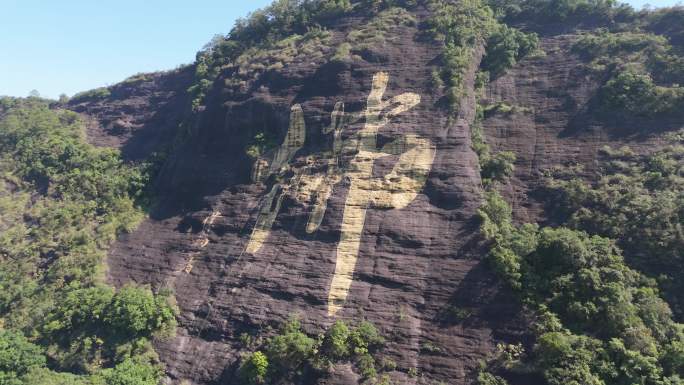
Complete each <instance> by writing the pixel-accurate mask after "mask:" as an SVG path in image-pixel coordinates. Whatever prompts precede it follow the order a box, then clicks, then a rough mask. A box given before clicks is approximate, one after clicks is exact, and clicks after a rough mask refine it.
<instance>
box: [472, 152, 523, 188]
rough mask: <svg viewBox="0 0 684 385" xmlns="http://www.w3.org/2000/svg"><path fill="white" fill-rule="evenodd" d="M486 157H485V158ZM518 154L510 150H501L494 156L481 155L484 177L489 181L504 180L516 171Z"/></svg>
mask: <svg viewBox="0 0 684 385" xmlns="http://www.w3.org/2000/svg"><path fill="white" fill-rule="evenodd" d="M483 158H484V159H483ZM515 159H516V156H515V154H514V153H512V152H510V151H503V152H499V153H497V154H496V155H494V156H493V157H488V156H485V157H480V165H481V166H480V168H481V171H480V172H481V174H482V179H483V180H485V182H487V181H497V182H504V181H506V180H507V179H508V178H510V177H511V176H513V171H515V166H514V163H515Z"/></svg>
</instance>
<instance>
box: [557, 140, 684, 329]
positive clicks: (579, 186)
mask: <svg viewBox="0 0 684 385" xmlns="http://www.w3.org/2000/svg"><path fill="white" fill-rule="evenodd" d="M602 155H603V156H602V158H601V168H600V169H599V174H598V175H597V178H596V182H595V183H588V182H585V181H582V180H581V179H578V178H576V177H573V176H570V177H565V178H562V177H561V176H557V177H555V178H552V179H549V180H548V181H547V188H548V193H549V194H548V195H547V196H548V198H549V204H550V208H551V210H553V212H555V213H556V214H557V215H560V216H562V217H563V218H564V220H565V222H566V223H567V225H568V226H571V227H573V228H577V229H583V230H586V231H588V232H591V233H594V234H600V235H602V236H606V237H610V238H614V239H616V240H617V241H618V244H619V245H620V246H621V247H622V249H623V250H625V252H626V256H627V260H628V262H629V263H630V265H632V266H634V267H636V268H638V269H639V270H641V271H644V272H646V273H647V274H648V275H650V276H652V277H658V278H659V279H660V280H661V284H662V285H663V287H664V288H665V297H666V298H667V299H668V301H669V302H670V304H671V305H672V306H673V307H674V309H675V310H676V312H677V313H678V315H679V317H681V314H682V306H683V305H684V296H682V288H681V285H680V284H679V283H678V281H679V280H678V279H677V277H679V276H680V275H681V274H682V273H684V263H682V261H683V260H684V256H683V255H682V250H684V236H683V235H682V232H681V228H682V223H684V211H682V207H684V193H683V191H684V175H682V172H681V170H682V167H684V148H683V147H682V146H681V145H680V144H677V143H673V145H672V146H670V147H665V148H663V149H662V150H660V151H656V152H654V153H653V154H649V155H644V156H636V155H634V154H633V153H632V152H631V151H629V149H622V150H620V151H615V150H611V149H609V148H606V149H604V150H603V151H602Z"/></svg>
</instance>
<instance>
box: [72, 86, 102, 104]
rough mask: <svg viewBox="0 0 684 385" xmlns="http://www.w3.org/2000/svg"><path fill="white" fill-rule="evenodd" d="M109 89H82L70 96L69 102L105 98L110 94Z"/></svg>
mask: <svg viewBox="0 0 684 385" xmlns="http://www.w3.org/2000/svg"><path fill="white" fill-rule="evenodd" d="M111 94H112V93H111V91H109V88H107V87H100V88H95V89H92V90H90V91H83V92H79V93H77V94H75V95H74V96H72V97H71V100H70V102H71V103H80V102H84V101H86V100H88V99H105V98H107V97H109V96H110V95H111Z"/></svg>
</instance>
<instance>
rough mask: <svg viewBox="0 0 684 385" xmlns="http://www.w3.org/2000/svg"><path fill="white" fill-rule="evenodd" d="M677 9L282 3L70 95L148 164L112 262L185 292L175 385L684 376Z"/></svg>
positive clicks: (172, 368) (171, 346)
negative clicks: (141, 214)
mask: <svg viewBox="0 0 684 385" xmlns="http://www.w3.org/2000/svg"><path fill="white" fill-rule="evenodd" d="M682 15H683V13H682V11H681V9H680V8H673V9H669V10H663V11H654V12H650V13H649V12H644V13H636V12H634V11H632V10H630V9H629V8H628V7H623V6H619V5H616V4H614V3H612V2H602V1H569V2H555V1H542V0H526V1H501V2H491V3H490V4H489V5H487V4H484V3H482V2H480V1H476V0H464V1H458V2H457V1H447V0H443V1H442V0H429V1H418V2H416V1H398V2H388V1H352V2H349V1H332V0H329V1H278V2H276V3H274V5H273V6H271V7H269V8H267V9H266V10H264V11H260V12H257V13H255V14H254V15H252V16H251V17H250V18H249V19H248V20H245V21H242V22H240V23H238V25H237V26H236V27H235V28H234V29H233V31H232V32H231V34H230V35H229V36H228V37H226V38H225V39H217V40H215V41H213V42H212V43H211V44H209V45H208V46H207V47H206V48H205V49H204V50H203V51H201V52H200V53H198V57H197V61H196V63H194V64H193V65H192V66H188V67H185V68H181V69H178V70H176V71H171V72H169V73H164V74H149V75H141V76H140V77H139V78H138V77H135V78H133V79H130V80H129V81H127V82H124V83H122V84H120V85H116V86H113V87H110V88H109V89H106V90H96V91H94V92H91V93H88V94H85V95H80V96H79V97H75V98H73V99H72V100H71V101H70V102H68V103H67V104H65V105H60V106H57V107H61V108H66V109H70V110H73V111H75V112H78V113H79V114H80V115H81V116H83V117H84V118H85V120H86V122H87V123H88V125H87V134H88V139H89V141H90V142H91V143H93V144H95V145H98V146H105V147H117V148H120V149H121V151H122V156H123V158H124V159H126V160H128V161H141V160H143V159H147V161H148V162H149V163H152V164H153V165H154V167H152V168H151V170H152V171H151V172H152V174H154V175H155V177H154V183H153V184H152V186H151V188H152V190H153V191H154V204H153V205H152V208H151V209H150V210H149V217H148V218H147V219H145V220H144V221H143V222H142V223H141V224H140V225H139V226H138V227H137V228H136V229H135V230H133V231H130V232H124V233H122V234H121V235H120V236H119V237H118V239H117V240H116V241H115V242H114V243H113V244H112V245H111V247H110V248H109V251H108V258H107V266H108V269H107V272H106V274H107V280H108V281H109V282H110V283H112V284H114V285H115V286H117V287H123V286H125V285H128V284H130V283H134V284H137V285H150V286H151V288H152V289H153V291H154V292H162V293H164V292H168V291H170V292H172V293H174V295H175V298H176V301H177V304H178V308H179V313H178V317H177V322H178V326H177V330H176V335H175V336H174V337H172V338H168V339H158V340H156V341H155V347H156V350H157V352H158V353H159V355H160V359H161V361H162V362H163V363H164V364H165V379H164V381H165V383H168V384H184V385H187V384H242V383H262V382H268V383H302V384H304V383H320V384H355V383H362V382H367V383H375V382H377V383H389V382H391V383H394V384H413V383H420V384H423V383H425V384H433V383H434V384H437V383H449V384H466V383H480V384H502V383H505V381H508V382H509V383H511V384H547V383H548V384H555V383H566V382H571V381H576V382H575V383H596V384H602V383H633V382H634V381H642V382H641V383H645V384H670V383H679V382H677V381H681V380H679V377H681V376H684V373H683V372H682V371H683V370H684V359H682V357H684V354H682V352H683V351H684V349H683V348H682V347H683V346H684V344H682V341H683V340H684V339H683V338H684V337H682V336H683V334H682V327H681V325H680V324H677V323H676V322H675V321H676V320H681V314H682V313H681V310H680V302H681V299H680V298H681V292H682V291H681V290H680V286H679V285H678V283H677V282H678V278H679V277H680V274H681V273H682V272H684V269H681V267H682V266H683V265H682V263H681V248H680V246H681V245H682V244H683V243H682V240H683V239H684V236H682V234H683V233H682V231H681V229H682V226H683V224H682V218H684V213H682V212H681V209H679V208H678V207H681V205H679V206H678V203H677V202H680V203H681V202H684V201H682V200H681V199H682V197H681V195H682V189H681V187H682V186H684V184H682V181H681V178H682V176H681V170H682V159H683V158H684V157H683V156H682V153H683V152H682V150H681V142H682V141H681V134H679V136H677V133H678V132H681V131H679V130H681V129H682V128H683V127H682V124H683V123H682V122H684V120H683V116H682V113H681V111H682V107H683V106H684V92H682V88H681V87H679V84H680V83H679V82H680V81H681V80H684V65H683V64H682V63H684V59H682V55H681V54H682V46H681V44H682V40H681V37H682V36H684V35H682V30H681V28H682V24H684V23H681V22H680V21H682V20H683V18H682ZM0 113H2V112H0ZM605 146H608V148H606V147H605ZM623 146H629V148H630V150H627V149H622V150H620V151H621V152H620V151H616V149H618V148H620V147H623ZM656 174H657V175H656ZM620 178H622V179H620ZM615 180H618V182H615ZM611 181H613V182H611ZM573 183H575V184H573ZM620 183H623V184H625V183H627V184H628V186H623V185H620ZM656 183H657V184H656ZM611 186H617V187H615V188H614V189H611ZM629 186H632V187H633V188H632V189H631V190H630V189H629V188H624V187H629ZM637 186H639V187H638V188H637ZM661 190H662V191H665V193H663V194H662V195H658V194H659V193H658V191H661ZM499 194H500V195H499ZM609 194H612V195H609ZM499 196H503V197H504V198H505V200H500V199H499V198H498V197H499ZM507 202H508V203H507ZM612 202H619V203H620V204H625V205H628V206H629V207H628V210H622V211H621V207H620V205H618V204H611V203H612ZM641 202H649V203H648V205H646V203H644V204H641ZM497 205H498V206H497ZM508 206H510V207H511V208H512V210H511V213H512V217H511V214H510V213H509V214H506V212H507V210H509V208H508ZM644 207H645V208H644ZM658 208H659V209H660V211H658V210H657V209H658ZM507 215H508V217H507ZM509 217H511V218H509ZM592 218H594V219H595V220H594V221H593V222H592V221H591V219H592ZM606 218H608V219H606ZM611 218H618V219H620V220H616V221H613V222H611V221H609V219H611ZM654 218H655V219H654ZM658 218H662V220H661V221H657V220H656V219H658ZM523 223H533V224H537V223H538V224H540V225H541V228H538V227H535V226H536V225H529V226H527V225H522V224H523ZM640 223H644V224H647V227H648V231H644V232H643V233H642V232H638V231H635V229H638V228H639V224H640ZM565 227H568V228H567V229H566V228H565ZM583 231H586V232H588V233H589V235H599V236H602V237H610V238H612V239H614V240H615V242H616V244H617V245H618V246H620V247H622V248H623V249H624V250H623V251H620V250H619V249H618V248H614V247H613V246H612V245H613V241H611V240H608V239H607V238H599V237H593V238H592V237H589V235H587V234H586V233H584V232H583ZM646 238H649V239H651V240H652V242H650V243H649V242H647V239H646ZM525 242H527V243H525ZM563 242H566V243H565V244H563ZM523 244H524V245H523ZM558 244H560V246H559V247H561V246H563V247H565V246H567V247H566V248H565V249H563V251H562V252H557V253H556V251H555V250H556V249H554V248H553V247H554V245H558ZM549 245H551V246H549ZM554 253H556V254H554ZM623 254H624V259H623V257H622V255H623ZM502 255H503V257H502ZM564 258H565V259H564ZM572 258H575V260H573V262H569V263H570V264H571V265H572V267H571V268H568V269H569V270H563V268H565V265H564V263H565V262H564V261H566V259H572ZM587 261H589V262H587ZM596 261H598V262H596ZM654 261H657V263H655V262H654ZM540 266H542V267H541V268H540ZM544 266H547V267H548V268H547V270H544V268H543V267H544ZM559 271H560V272H559ZM554 274H558V275H557V276H556V275H554ZM582 274H585V275H582ZM616 275H619V276H620V277H622V279H615V277H616ZM587 277H590V278H591V279H589V278H587ZM547 281H548V282H547ZM588 281H589V282H591V285H590V284H587V283H586V282H588ZM568 282H570V283H569V284H568ZM584 284H586V285H587V286H586V287H585V286H583V285H584ZM616 288H617V289H616ZM611 290H612V291H611ZM607 293H608V294H607ZM663 298H664V299H665V300H667V303H666V302H665V301H664V300H663ZM564 301H565V302H564ZM668 304H669V306H668ZM670 307H671V308H672V309H674V311H675V312H674V314H673V313H672V312H671V311H670ZM623 315H625V316H624V317H622V316H623ZM583 317H584V318H583ZM623 318H624V319H623ZM340 320H343V321H345V323H341V322H338V321H340ZM603 320H608V321H605V322H604V321H603ZM362 321H368V322H362ZM592 322H593V323H592ZM613 324H615V325H617V326H615V325H613ZM606 325H608V326H610V327H613V326H614V327H613V329H610V330H608V329H609V328H608V327H607V326H606ZM376 331H377V333H378V334H379V335H376V334H375V332H376ZM340 336H342V337H340ZM380 336H381V337H382V338H381V337H380ZM382 340H384V342H382ZM340 341H342V342H340ZM504 379H505V380H504ZM637 379H641V380H637ZM630 381H632V382H630Z"/></svg>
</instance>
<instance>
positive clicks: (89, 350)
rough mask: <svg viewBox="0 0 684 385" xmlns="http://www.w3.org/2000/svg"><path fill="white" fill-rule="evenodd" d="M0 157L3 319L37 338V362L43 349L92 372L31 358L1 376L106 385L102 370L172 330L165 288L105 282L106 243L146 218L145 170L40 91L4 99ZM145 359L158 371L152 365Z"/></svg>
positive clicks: (0, 311) (0, 318)
mask: <svg viewBox="0 0 684 385" xmlns="http://www.w3.org/2000/svg"><path fill="white" fill-rule="evenodd" d="M8 104H9V103H6V104H5V105H6V106H7V105H8ZM0 154H1V155H0V324H3V325H4V327H5V328H7V329H8V330H10V331H11V332H12V333H19V332H20V331H21V333H23V334H24V335H26V336H28V337H29V338H30V340H31V341H32V342H34V343H36V344H38V346H40V349H41V350H40V352H38V351H35V352H32V353H31V354H33V356H34V357H35V359H36V360H40V361H42V362H44V361H45V355H47V356H49V357H50V365H51V368H53V369H55V370H61V371H64V370H68V371H75V372H77V373H94V374H93V375H92V376H74V375H70V374H68V373H58V372H53V371H51V370H48V369H45V368H42V367H41V366H42V365H37V366H36V367H35V368H33V369H31V370H30V371H20V370H13V371H12V372H7V373H10V374H7V376H12V377H14V380H12V381H15V380H16V381H23V382H22V383H28V384H34V383H46V384H50V383H54V384H62V383H63V384H80V383H83V384H86V383H88V384H90V383H93V384H94V383H98V384H104V383H105V382H103V381H105V379H104V377H98V376H99V375H100V373H101V372H102V373H104V372H103V371H102V370H101V369H102V367H113V366H114V365H115V364H116V363H118V362H119V363H120V362H124V361H125V360H126V359H129V358H131V359H136V360H138V358H136V357H140V356H142V355H143V354H145V355H147V354H150V351H151V346H150V344H149V338H150V337H151V336H153V335H155V336H157V335H159V336H163V335H168V334H170V333H171V331H172V330H173V329H174V328H175V319H174V318H175V308H174V306H173V305H172V303H170V302H168V301H169V300H168V299H167V296H166V295H153V294H152V293H151V292H150V291H149V290H147V289H139V288H133V287H125V288H123V289H122V290H120V291H119V292H115V291H114V290H113V289H112V288H110V287H107V286H104V285H103V278H104V277H103V270H104V266H103V260H104V256H105V250H106V248H107V246H108V245H109V243H110V242H111V241H112V240H113V239H114V238H115V237H116V236H117V235H118V234H120V233H121V232H125V231H130V230H132V229H134V228H135V226H136V225H137V223H138V222H139V221H140V220H141V219H142V218H143V216H144V213H143V211H142V209H141V207H140V206H139V204H138V202H141V201H142V198H143V197H144V194H143V192H144V189H145V185H146V183H147V178H148V177H147V175H146V174H145V172H144V171H143V169H142V167H136V166H132V165H127V164H124V163H123V162H122V161H121V159H120V157H119V154H118V152H116V151H113V150H110V149H98V148H95V147H93V146H91V145H89V144H87V143H86V141H85V138H84V133H83V123H82V122H81V121H80V119H79V118H78V115H76V114H74V113H71V112H68V111H61V110H51V109H50V108H49V107H48V103H47V102H46V101H44V100H41V99H36V98H29V99H21V100H14V101H12V103H11V105H10V106H8V109H7V111H6V113H5V115H4V116H3V118H2V120H1V121H0ZM43 351H45V353H44V354H45V355H44V354H43V353H42V352H43ZM136 362H138V361H136ZM126 365H129V366H130V364H126ZM145 365H148V366H149V368H148V369H149V370H150V371H151V370H154V371H158V367H157V366H158V365H157V364H156V363H153V362H148V363H147V364H145ZM123 368H125V366H124V367H123ZM131 368H132V367H131ZM107 370H109V369H107ZM121 370H123V369H121ZM141 370H142V369H141ZM110 372H111V373H114V374H112V375H118V374H116V373H119V372H118V369H116V370H111V371H110ZM108 373H109V372H108ZM135 373H136V372H135V371H133V372H131V374H130V376H129V377H130V378H133V380H131V381H137V380H136V379H135V378H136V377H135V375H136V374H135ZM137 373H142V372H141V371H138V372H137ZM112 378H113V377H112ZM122 378H123V377H122ZM16 381H15V382H16ZM98 381H99V382H98ZM107 381H109V380H107ZM111 381H115V380H113V379H112V380H111ZM111 381H110V382H111ZM116 381H118V380H116ZM116 381H115V382H111V383H121V382H116ZM122 381H123V380H122ZM141 381H145V380H144V379H141ZM110 382H107V384H109V383H110ZM129 383H131V382H130V381H129ZM132 383H139V382H132Z"/></svg>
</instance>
